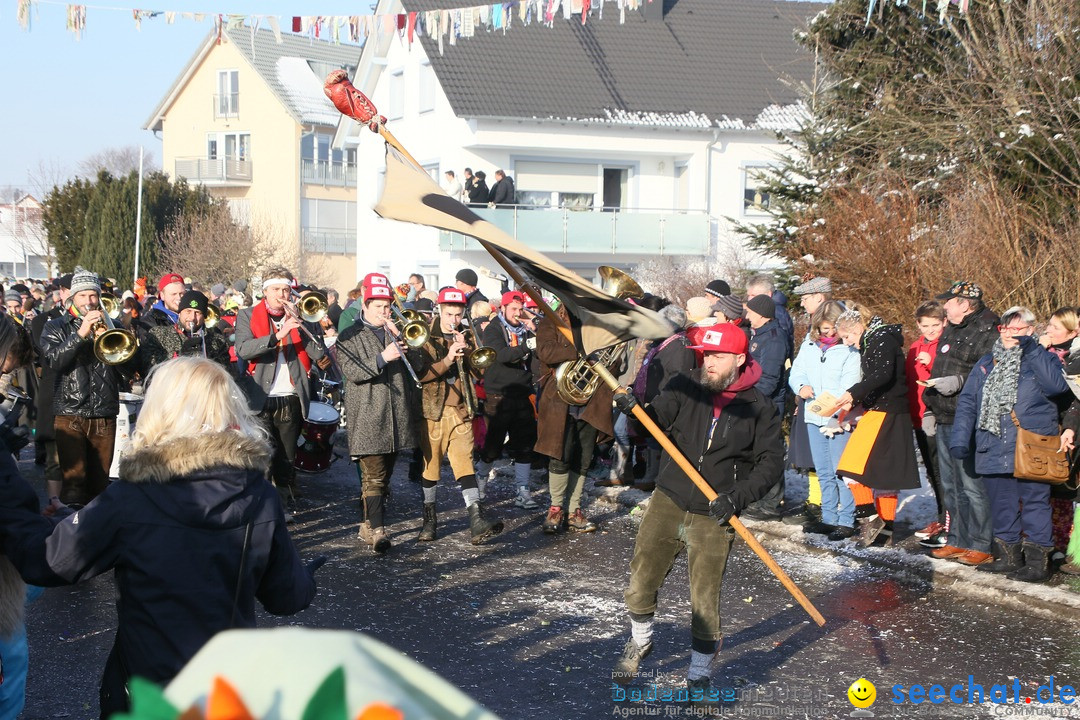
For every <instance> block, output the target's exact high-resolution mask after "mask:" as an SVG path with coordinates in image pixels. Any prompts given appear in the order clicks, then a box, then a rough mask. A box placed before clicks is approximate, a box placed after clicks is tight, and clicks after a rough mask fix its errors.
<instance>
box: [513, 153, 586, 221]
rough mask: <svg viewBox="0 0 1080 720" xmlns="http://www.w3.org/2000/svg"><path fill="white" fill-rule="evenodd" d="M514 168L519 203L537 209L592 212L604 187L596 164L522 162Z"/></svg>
mask: <svg viewBox="0 0 1080 720" xmlns="http://www.w3.org/2000/svg"><path fill="white" fill-rule="evenodd" d="M514 169H515V170H516V172H517V176H516V177H515V179H514V184H515V186H516V188H517V201H518V204H520V205H526V206H529V207H534V208H551V207H556V208H559V207H561V208H569V209H572V210H587V209H590V208H592V206H593V203H594V201H595V199H596V194H597V193H598V192H599V190H600V187H601V184H602V181H601V177H602V175H601V171H600V166H599V165H597V164H596V163H569V162H554V161H548V160H519V161H518V162H516V163H515V164H514Z"/></svg>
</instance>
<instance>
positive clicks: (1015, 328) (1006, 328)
mask: <svg viewBox="0 0 1080 720" xmlns="http://www.w3.org/2000/svg"><path fill="white" fill-rule="evenodd" d="M1031 328H1032V326H1031V325H998V326H997V329H998V332H999V333H1003V332H1009V333H1013V334H1015V333H1018V332H1023V331H1024V330H1030V329H1031Z"/></svg>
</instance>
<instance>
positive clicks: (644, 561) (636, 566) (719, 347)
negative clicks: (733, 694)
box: [612, 323, 784, 702]
mask: <svg viewBox="0 0 1080 720" xmlns="http://www.w3.org/2000/svg"><path fill="white" fill-rule="evenodd" d="M700 349H701V350H702V351H703V352H704V364H703V366H702V367H701V369H699V370H695V371H694V372H693V373H691V374H689V375H678V376H676V377H675V378H673V379H672V381H671V382H670V383H669V384H668V386H667V387H666V388H665V390H664V391H663V392H662V393H661V394H660V395H659V396H658V397H657V398H656V399H655V400H653V401H652V403H650V404H649V405H648V406H647V407H646V412H648V414H649V416H650V417H652V419H653V420H655V421H656V423H657V424H658V425H659V426H660V427H661V428H664V430H665V431H666V433H667V435H668V437H669V438H670V439H671V441H672V443H674V444H675V446H676V447H677V448H678V449H679V450H680V452H682V454H683V455H685V456H686V457H687V458H688V459H689V460H690V462H692V463H693V464H694V465H696V466H697V468H698V470H699V472H700V473H701V475H702V477H704V478H705V480H706V482H708V483H709V486H710V487H711V488H712V489H713V490H714V491H715V492H716V493H717V497H716V499H715V500H713V501H712V502H709V501H707V500H706V499H705V496H704V495H703V494H702V492H701V491H700V490H698V489H697V486H695V485H694V483H693V481H691V480H690V478H689V476H688V475H687V474H686V473H685V472H683V470H682V469H681V468H680V467H679V466H678V465H677V464H676V463H675V461H674V460H673V459H672V458H671V456H670V455H669V454H668V452H667V451H666V450H665V451H664V454H663V456H662V458H661V461H660V473H659V476H658V477H657V479H656V492H654V493H653V497H652V501H651V502H650V503H649V508H648V510H646V511H645V516H644V517H643V518H642V521H641V526H640V528H639V529H638V535H637V540H636V542H635V544H634V556H633V559H632V560H631V562H630V586H629V587H628V588H627V590H626V594H625V599H626V608H627V610H628V611H629V615H630V625H631V631H632V637H631V638H630V640H629V641H627V643H626V647H625V649H624V650H623V654H622V656H621V657H620V658H619V660H618V662H617V663H616V665H615V668H614V671H613V672H612V680H613V681H614V682H616V683H619V684H625V683H628V682H631V681H632V680H633V678H634V677H635V676H636V675H637V671H638V666H639V665H640V664H641V661H642V660H643V659H644V658H645V657H647V656H648V655H649V653H650V652H652V648H653V643H652V629H653V616H654V614H655V613H656V598H657V594H658V593H659V590H660V586H661V585H662V584H663V582H664V578H665V577H666V576H667V574H668V571H669V570H670V569H671V566H672V564H673V563H674V562H675V557H676V556H677V555H678V554H679V552H680V551H681V550H682V549H683V548H686V553H687V564H688V566H689V570H690V606H691V609H692V613H693V620H692V621H691V627H690V635H691V654H690V670H689V673H688V674H687V681H686V683H687V689H688V691H689V697H690V700H691V702H695V701H697V702H700V701H703V700H708V699H709V697H710V695H711V694H712V693H710V681H709V674H710V665H711V663H712V661H713V659H714V658H715V656H716V654H717V653H718V652H719V649H720V640H721V638H722V637H723V633H722V631H721V624H720V585H721V580H722V578H723V575H724V568H725V565H726V564H727V558H728V552H729V551H730V550H731V543H732V541H733V540H734V538H735V531H734V530H733V529H732V528H731V526H730V525H729V524H728V520H730V519H731V517H732V516H734V515H738V514H739V512H740V511H741V510H742V509H743V508H745V507H746V506H747V505H749V504H750V503H751V502H753V501H754V500H757V499H758V498H760V497H761V496H762V495H764V494H765V491H766V490H767V489H768V487H769V485H771V484H772V482H773V481H774V480H775V478H776V476H777V475H778V474H779V473H780V472H781V471H782V469H783V464H784V445H783V442H782V441H781V438H780V418H779V417H778V416H777V414H776V408H775V407H774V405H773V403H772V402H771V401H770V400H769V399H768V398H766V397H765V396H764V395H763V394H762V393H761V392H760V391H759V390H757V389H756V388H755V387H754V383H756V382H757V380H758V379H759V378H760V377H761V368H760V367H759V366H758V364H757V363H756V362H754V360H753V358H751V357H750V356H749V355H748V354H747V342H746V335H745V334H743V332H742V330H740V329H739V328H738V327H736V326H735V325H732V324H731V323H721V324H718V325H716V326H715V327H713V328H712V329H710V330H709V331H708V332H706V333H705V335H704V336H703V337H702V343H701V348H700ZM615 403H616V405H618V407H619V409H620V410H622V411H623V412H630V411H631V409H632V407H633V405H634V404H635V401H634V399H633V396H632V395H630V394H628V393H618V394H616V395H615ZM712 695H715V694H712ZM715 699H716V698H715V696H714V697H713V700H715Z"/></svg>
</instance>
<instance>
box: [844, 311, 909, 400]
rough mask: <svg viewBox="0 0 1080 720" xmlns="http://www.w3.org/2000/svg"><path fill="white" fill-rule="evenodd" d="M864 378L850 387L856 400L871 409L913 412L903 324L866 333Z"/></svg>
mask: <svg viewBox="0 0 1080 720" xmlns="http://www.w3.org/2000/svg"><path fill="white" fill-rule="evenodd" d="M860 344H861V346H862V347H860V348H859V350H860V352H861V354H862V357H861V358H860V367H861V368H862V380H860V381H859V382H857V383H855V384H854V385H852V386H851V387H850V388H848V392H849V393H851V397H852V399H853V400H854V401H855V402H857V403H858V404H860V405H862V406H863V407H864V408H866V409H867V410H880V411H882V412H887V413H903V414H904V415H907V414H908V413H909V412H910V409H909V407H908V398H907V375H906V374H905V372H904V361H905V358H904V334H903V332H902V331H901V329H900V326H899V325H882V326H881V327H879V328H877V329H876V330H871V329H869V328H868V329H867V331H866V332H865V333H863V338H862V342H861V343H860Z"/></svg>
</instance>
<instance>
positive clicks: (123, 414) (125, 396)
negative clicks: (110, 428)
mask: <svg viewBox="0 0 1080 720" xmlns="http://www.w3.org/2000/svg"><path fill="white" fill-rule="evenodd" d="M142 402H143V397H142V395H135V394H133V393H126V392H122V393H120V411H119V412H118V413H117V414H116V439H115V441H114V442H113V458H112V465H111V466H110V467H109V478H110V479H112V480H116V479H118V478H119V477H120V456H121V455H123V454H124V451H125V450H127V448H128V445H130V444H131V434H132V433H133V432H135V422H136V421H137V420H138V419H139V410H141V409H142Z"/></svg>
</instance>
